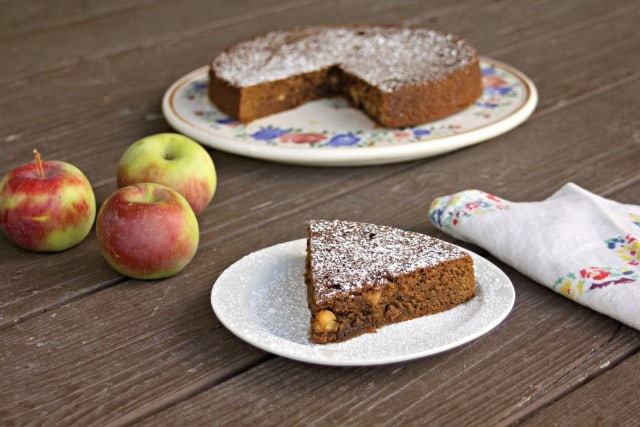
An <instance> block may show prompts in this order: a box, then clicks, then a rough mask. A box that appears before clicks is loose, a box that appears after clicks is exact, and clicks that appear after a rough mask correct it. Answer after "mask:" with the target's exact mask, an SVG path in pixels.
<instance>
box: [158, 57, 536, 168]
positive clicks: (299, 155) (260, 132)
mask: <svg viewBox="0 0 640 427" xmlns="http://www.w3.org/2000/svg"><path fill="white" fill-rule="evenodd" d="M480 65H481V70H482V81H483V84H484V92H483V95H482V96H481V97H480V98H479V99H478V100H477V101H476V103H475V104H474V105H472V106H470V107H469V108H467V109H466V110H464V111H461V112H459V113H457V114H454V115H452V116H449V117H446V118H444V119H441V120H437V121H433V122H429V123H425V124H422V125H419V126H414V127H409V128H397V129H390V128H382V127H379V126H378V125H376V124H375V123H374V122H372V121H371V120H370V119H369V118H368V117H367V116H365V115H364V114H363V113H362V112H360V111H359V110H357V109H354V108H351V107H350V106H349V105H348V103H347V101H346V100H345V99H344V98H341V97H333V98H324V99H319V100H316V101H312V102H308V103H306V104H304V105H302V106H300V107H298V108H295V109H293V110H289V111H286V112H282V113H278V114H274V115H271V116H268V117H264V118H262V119H259V120H255V121H253V122H251V123H249V124H246V125H243V124H242V123H240V122H239V121H237V120H235V119H234V118H233V117H229V116H228V115H225V114H224V113H222V112H220V111H219V110H218V109H217V108H216V107H215V105H213V104H212V103H211V102H210V101H209V98H208V97H207V90H208V75H207V72H208V67H207V66H204V67H201V68H198V69H196V70H194V71H192V72H190V73H188V74H186V75H185V76H183V77H181V78H180V79H178V80H177V81H176V82H174V83H173V84H172V85H171V86H170V87H169V88H168V89H167V91H166V92H165V94H164V97H163V100H162V111H163V114H164V116H165V118H166V120H167V121H168V122H169V124H170V125H171V126H172V127H173V128H174V129H176V130H177V131H178V132H181V133H183V134H185V135H187V136H189V137H191V138H193V139H195V140H196V141H198V142H200V143H201V144H203V145H206V146H209V147H211V148H215V149H218V150H222V151H226V152H229V153H233V154H237V155H241V156H248V157H253V158H257V159H262V160H269V161H274V162H282V163H290V164H299V165H311V166H361V165H374V164H385V163H395V162H402V161H409V160H414V159H419V158H425V157H430V156H436V155H439V154H444V153H447V152H450V151H454V150H458V149H461V148H463V147H467V146H469V145H472V144H477V143H480V142H483V141H487V140H489V139H491V138H494V137H496V136H498V135H501V134H503V133H505V132H508V131H509V130H511V129H513V128H515V127H516V126H518V125H520V124H521V123H522V122H524V121H525V120H526V119H527V118H528V117H529V116H530V115H531V113H532V112H533V111H534V109H535V107H536V105H537V103H538V94H537V90H536V87H535V85H534V84H533V82H532V81H531V80H530V79H529V78H528V77H527V76H525V75H524V74H523V73H521V72H520V71H518V70H516V69H514V68H513V67H511V66H509V65H507V64H504V63H501V62H498V61H496V60H493V59H490V58H486V57H482V58H481V64H480Z"/></svg>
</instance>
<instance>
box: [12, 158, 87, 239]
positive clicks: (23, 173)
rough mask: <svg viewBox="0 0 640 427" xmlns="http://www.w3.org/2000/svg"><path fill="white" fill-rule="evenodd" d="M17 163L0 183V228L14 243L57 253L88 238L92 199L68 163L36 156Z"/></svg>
mask: <svg viewBox="0 0 640 427" xmlns="http://www.w3.org/2000/svg"><path fill="white" fill-rule="evenodd" d="M33 154H34V157H35V161H33V162H29V163H25V164H23V165H20V166H18V167H16V168H14V169H12V170H11V171H10V172H8V173H7V174H6V175H5V176H4V177H3V178H2V181H0V228H1V229H2V231H3V232H4V234H5V235H6V236H7V237H8V238H9V240H11V241H12V242H14V243H15V244H16V245H18V246H20V247H22V248H24V249H28V250H32V251H36V252H57V251H62V250H65V249H68V248H70V247H72V246H75V245H77V244H78V243H80V242H81V241H82V240H84V238H85V237H87V235H88V234H89V231H90V230H91V226H92V225H93V221H94V219H95V216H96V199H95V195H94V193H93V189H92V188H91V184H90V183H89V180H88V179H87V177H86V176H85V175H84V174H83V173H82V171H81V170H80V169H78V168H77V167H75V166H73V165H72V164H70V163H66V162H62V161H58V160H45V161H43V160H42V159H41V158H40V154H39V153H38V151H37V150H33Z"/></svg>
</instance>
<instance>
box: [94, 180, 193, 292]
mask: <svg viewBox="0 0 640 427" xmlns="http://www.w3.org/2000/svg"><path fill="white" fill-rule="evenodd" d="M96 236H97V239H98V244H99V245H100V250H101V252H102V254H103V255H104V257H105V259H106V260H107V262H108V263H109V264H110V265H111V266H112V267H113V268H114V269H115V270H116V271H118V272H119V273H120V274H122V275H125V276H129V277H133V278H136V279H161V278H165V277H169V276H172V275H174V274H176V273H178V272H180V271H182V270H183V269H184V268H185V267H186V266H187V264H189V262H191V259H192V258H193V257H194V255H195V253H196V250H197V248H198V241H199V236H200V234H199V228H198V220H197V218H196V216H195V214H194V213H193V210H192V209H191V207H190V206H189V203H188V202H187V200H186V199H185V198H184V197H182V195H181V194H180V193H178V192H177V191H175V190H173V189H171V188H169V187H166V186H164V185H161V184H154V183H141V184H133V185H128V186H126V187H122V188H120V189H118V190H117V191H115V192H114V193H113V194H112V195H110V196H109V197H108V198H107V199H106V200H105V201H104V203H103V204H102V206H101V207H100V210H99V211H98V217H97V219H96Z"/></svg>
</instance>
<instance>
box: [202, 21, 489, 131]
mask: <svg viewBox="0 0 640 427" xmlns="http://www.w3.org/2000/svg"><path fill="white" fill-rule="evenodd" d="M209 77H210V81H209V98H210V100H211V101H212V102H213V103H214V104H215V105H216V106H217V107H218V108H219V109H220V110H221V111H223V112H225V113H227V114H229V115H231V116H233V117H235V118H237V119H239V120H240V121H242V122H244V123H248V122H250V121H252V120H255V119H258V118H261V117H264V116H267V115H270V114H274V113H278V112H281V111H285V110H288V109H291V108H294V107H297V106H299V105H301V104H303V103H305V102H307V101H310V100H313V99H317V98H321V97H325V96H330V95H342V96H345V97H346V98H347V99H348V100H349V101H350V102H351V104H352V105H353V106H355V107H356V108H359V109H361V110H362V111H363V112H364V113H365V114H367V115H368V116H369V117H370V118H371V119H372V120H373V121H375V122H377V123H378V124H380V125H382V126H385V127H393V128H396V127H405V126H414V125H418V124H422V123H426V122H428V121H431V120H435V119H439V118H442V117H445V116H448V115H451V114H453V113H456V112H458V111H460V110H462V109H464V108H466V107H468V106H470V105H471V104H473V103H474V102H475V101H476V99H478V97H480V95H481V94H482V77H481V73H480V65H479V60H478V55H477V52H476V50H475V49H474V48H473V47H472V46H471V45H470V44H469V43H468V42H466V41H465V40H463V39H461V38H459V37H456V36H454V35H452V34H446V33H441V32H438V31H434V30H430V29H427V28H413V27H401V26H385V25H350V26H311V27H302V28H295V29H291V30H285V31H273V32H270V33H267V34H264V35H262V36H258V37H254V38H251V39H249V40H246V41H243V42H240V43H238V44H236V45H234V46H231V47H229V48H228V49H226V50H224V51H223V52H221V53H220V54H218V55H217V56H216V57H215V58H214V59H213V60H212V62H211V66H210V70H209Z"/></svg>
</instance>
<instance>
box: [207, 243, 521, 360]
mask: <svg viewBox="0 0 640 427" xmlns="http://www.w3.org/2000/svg"><path fill="white" fill-rule="evenodd" d="M305 250H306V239H300V240H293V241H290V242H286V243H281V244H278V245H275V246H271V247H268V248H266V249H262V250H260V251H257V252H254V253H252V254H249V255H247V256H245V257H244V258H242V259H240V260H239V261H237V262H236V263H234V264H233V265H231V266H230V267H229V268H227V269H226V270H225V271H224V272H223V273H222V274H221V275H220V277H219V278H218V280H217V281H216V282H215V284H214V285H213V288H212V290H211V305H212V307H213V310H214V312H215V314H216V316H217V317H218V319H219V320H220V322H222V324H223V325H224V326H226V327H227V328H228V329H229V330H230V331H231V332H233V333H234V334H235V335H236V336H238V337H239V338H241V339H243V340H244V341H246V342H248V343H249V344H252V345H254V346H256V347H258V348H260V349H262V350H265V351H268V352H270V353H274V354H277V355H280V356H283V357H287V358H290V359H294V360H299V361H303V362H310V363H317V364H322V365H335V366H365V365H378V364H386V363H393V362H400V361H405V360H410V359H415V358H419V357H424V356H428V355H432V354H436V353H440V352H443V351H446V350H449V349H452V348H454V347H457V346H459V345H462V344H464V343H466V342H469V341H471V340H473V339H476V338H478V337H479V336H481V335H483V334H485V333H487V332H488V331H489V330H491V329H493V328H494V327H495V326H497V325H498V324H499V323H500V322H502V320H504V319H505V317H507V314H509V312H510V311H511V308H512V307H513V303H514V301H515V291H514V289H513V286H512V284H511V281H510V280H509V278H508V277H507V276H506V275H505V274H504V273H503V272H502V271H501V270H500V269H499V268H498V267H496V266H495V265H493V264H491V263H490V262H489V261H487V260H486V259H484V258H482V257H480V256H478V255H476V254H474V253H472V252H469V251H468V252H469V253H470V254H471V256H472V257H473V259H474V262H475V269H476V280H477V295H476V296H475V297H474V298H473V299H472V300H471V301H469V302H467V303H465V304H461V305H459V306H457V307H455V308H453V309H451V310H448V311H445V312H442V313H438V314H434V315H430V316H424V317H421V318H418V319H414V320H409V321H406V322H401V323H396V324H393V325H388V326H384V327H382V328H380V329H379V330H378V331H377V332H376V333H371V334H364V335H361V336H359V337H356V338H353V339H351V340H348V341H345V342H342V343H334V344H315V343H312V342H311V341H310V340H309V319H310V312H309V310H308V308H307V299H306V287H305V284H304V278H303V273H304V263H305Z"/></svg>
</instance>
